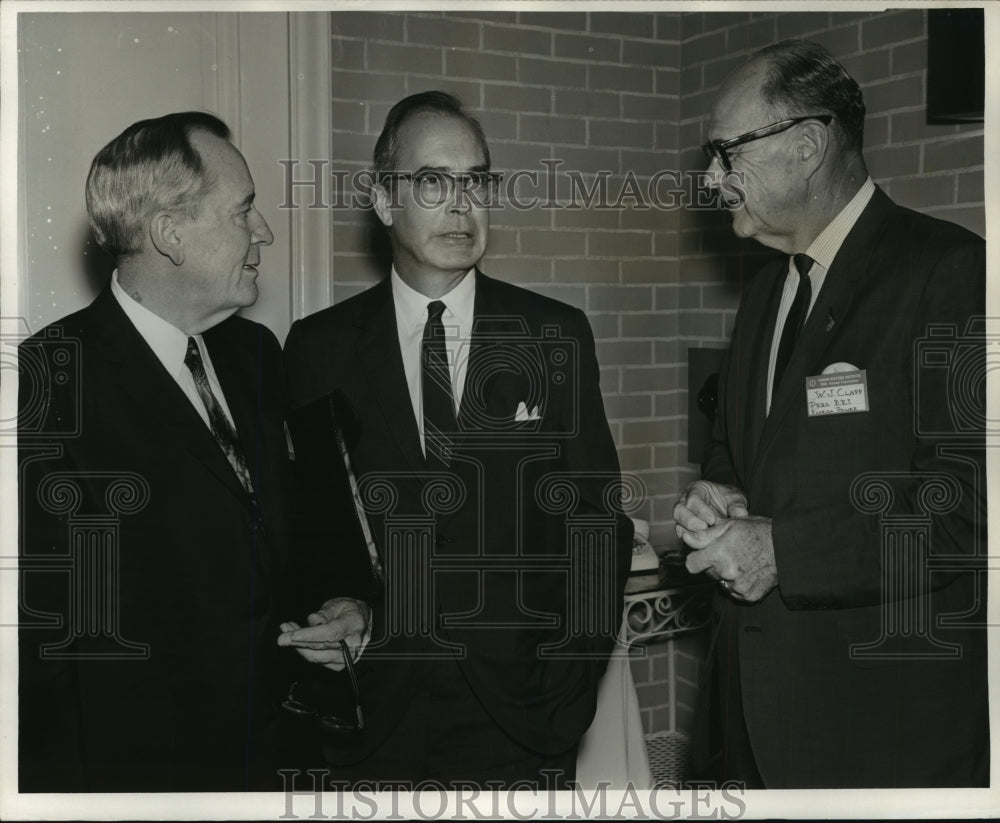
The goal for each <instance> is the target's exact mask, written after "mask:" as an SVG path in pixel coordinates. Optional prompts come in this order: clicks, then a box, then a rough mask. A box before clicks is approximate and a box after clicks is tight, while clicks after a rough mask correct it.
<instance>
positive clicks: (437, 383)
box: [420, 300, 458, 466]
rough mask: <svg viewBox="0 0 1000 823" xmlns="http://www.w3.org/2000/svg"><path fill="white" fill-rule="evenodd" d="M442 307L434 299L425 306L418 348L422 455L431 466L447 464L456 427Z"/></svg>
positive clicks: (441, 304) (442, 305) (440, 303)
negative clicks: (421, 396) (422, 439)
mask: <svg viewBox="0 0 1000 823" xmlns="http://www.w3.org/2000/svg"><path fill="white" fill-rule="evenodd" d="M444 309H445V305H444V303H442V302H441V301H440V300H435V301H433V302H432V303H429V304H428V306H427V324H426V325H425V326H424V339H423V344H422V347H421V360H420V365H421V368H420V380H421V385H422V390H423V416H424V454H425V455H426V458H427V462H428V463H430V464H431V465H435V466H448V465H449V464H450V463H451V444H452V440H451V436H452V434H454V432H455V430H456V429H457V428H458V424H457V423H456V420H455V404H454V401H453V399H452V391H451V370H450V369H449V368H448V352H447V350H446V348H445V345H444V324H443V323H442V322H441V315H442V314H443V313H444Z"/></svg>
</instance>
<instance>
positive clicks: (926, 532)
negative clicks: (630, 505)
mask: <svg viewBox="0 0 1000 823" xmlns="http://www.w3.org/2000/svg"><path fill="white" fill-rule="evenodd" d="M864 118H865V106H864V99H863V96H862V93H861V89H860V87H859V86H858V84H857V83H856V82H855V81H854V79H853V78H851V77H850V76H849V75H848V74H847V72H846V71H844V69H843V67H842V66H841V65H840V64H839V63H837V61H835V60H834V59H833V58H832V57H831V56H830V55H829V54H828V53H827V52H826V51H825V50H824V49H823V48H822V47H820V46H818V45H816V44H813V43H808V42H802V41H785V42H783V43H779V44H777V45H774V46H770V47H768V48H766V49H763V50H762V51H760V52H758V53H756V54H755V55H753V57H751V59H750V60H749V61H748V62H747V63H745V64H744V65H743V66H741V67H739V68H738V69H736V70H735V71H734V72H733V73H732V74H731V75H730V76H729V77H728V78H727V79H726V81H725V82H724V84H723V86H722V89H721V90H720V92H719V96H718V100H717V102H716V104H715V106H714V108H713V109H712V117H711V120H710V122H709V126H708V137H709V141H708V142H707V143H706V144H705V151H706V155H707V157H708V161H709V171H710V172H716V173H717V175H716V177H717V179H718V180H719V181H720V182H719V185H720V186H722V187H724V193H725V194H726V200H727V205H728V206H729V207H730V208H731V211H732V219H733V231H734V232H735V233H736V234H737V235H738V236H739V237H752V238H755V239H756V240H758V241H759V242H761V243H762V244H764V245H765V246H769V247H771V248H774V249H778V250H779V251H782V252H784V253H785V255H786V256H785V257H784V258H783V259H781V260H779V261H777V262H774V263H771V264H769V265H767V266H766V267H765V268H764V269H763V270H762V271H761V272H760V273H759V274H758V275H757V276H756V277H754V278H753V280H752V281H750V282H748V283H747V284H745V286H744V290H743V293H742V295H741V303H740V309H739V313H738V316H737V319H736V325H735V328H734V331H733V337H732V342H731V345H730V349H729V352H728V355H727V357H726V359H725V361H724V363H723V367H722V372H721V376H720V382H719V410H718V416H717V418H716V425H715V430H714V434H713V439H712V441H711V443H710V444H709V447H708V449H707V452H706V455H705V459H704V464H703V473H702V474H703V479H702V480H699V481H697V482H695V483H693V484H692V485H691V486H690V487H689V488H688V489H687V490H686V491H685V493H684V494H682V495H681V497H680V499H679V500H678V502H677V504H676V506H675V508H674V517H675V520H676V522H677V533H678V536H679V537H680V538H681V539H682V540H683V541H684V542H685V543H686V544H687V545H688V546H689V547H690V548H691V549H692V551H691V553H690V555H689V557H688V561H687V564H688V568H689V569H690V570H691V571H695V572H701V571H705V572H707V573H708V574H709V575H710V576H712V577H713V578H715V579H717V580H718V582H719V589H718V594H717V597H716V603H715V606H716V608H715V621H714V631H715V635H714V641H713V643H714V646H713V653H712V657H711V661H710V666H709V669H710V674H709V676H708V678H707V679H706V688H705V691H704V700H703V706H702V711H701V713H700V715H701V718H700V719H701V724H700V726H699V735H698V740H697V741H696V746H695V750H696V758H695V759H696V768H698V769H699V770H700V771H701V772H702V773H703V774H705V775H706V776H713V777H717V778H722V779H736V780H742V781H744V782H745V783H746V784H747V785H748V787H765V788H813V787H865V786H867V787H902V786H928V787H939V786H984V785H986V784H987V782H988V779H989V728H988V727H989V720H988V712H987V700H986V696H987V695H986V686H987V681H986V648H985V641H986V636H985V630H984V628H983V626H984V604H985V586H984V585H981V584H983V583H984V582H985V577H984V570H985V564H984V563H982V558H983V556H984V555H985V552H986V543H985V458H984V448H983V431H984V411H985V410H984V404H983V398H984V393H983V386H984V385H985V358H984V354H983V343H984V339H985V338H984V337H983V326H982V322H981V320H982V316H983V312H984V302H985V246H984V243H983V241H982V240H981V239H980V238H979V237H977V236H975V235H973V234H971V233H970V232H968V231H966V230H964V229H961V228H959V227H957V226H954V225H952V224H950V223H945V222H943V221H940V220H934V219H931V218H929V217H926V216H924V215H921V214H917V213H916V212H913V211H910V210H908V209H904V208H902V207H900V206H897V205H896V204H894V203H893V202H892V201H891V200H890V199H889V198H888V197H887V196H886V195H885V194H884V193H883V192H882V191H881V190H880V189H879V188H878V187H876V186H875V185H874V184H873V182H872V180H871V178H870V177H869V175H868V171H867V168H866V165H865V161H864V158H863V156H862V138H863V132H864Z"/></svg>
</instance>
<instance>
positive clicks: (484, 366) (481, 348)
mask: <svg viewBox="0 0 1000 823" xmlns="http://www.w3.org/2000/svg"><path fill="white" fill-rule="evenodd" d="M474 276H475V278H476V300H475V306H474V308H473V312H472V329H471V338H470V341H469V362H468V364H467V365H466V369H465V385H464V386H463V389H462V402H461V404H460V406H459V409H458V424H459V431H475V430H476V429H480V428H482V424H483V423H484V422H486V419H487V418H486V417H485V415H486V412H487V410H488V409H489V408H490V406H489V401H490V397H491V396H492V391H493V387H494V385H495V381H492V380H484V379H483V378H484V377H485V376H486V374H487V371H488V364H489V360H490V350H491V349H492V348H493V347H494V346H496V345H498V344H499V338H498V336H497V335H496V334H492V333H491V332H492V331H495V329H494V328H493V323H492V321H491V318H494V317H500V316H502V315H503V307H502V306H501V305H500V304H499V302H498V301H497V298H496V294H495V292H494V289H493V287H492V281H491V280H490V279H489V278H488V277H486V276H485V275H484V274H483V273H482V272H481V271H479V269H476V271H475V272H474Z"/></svg>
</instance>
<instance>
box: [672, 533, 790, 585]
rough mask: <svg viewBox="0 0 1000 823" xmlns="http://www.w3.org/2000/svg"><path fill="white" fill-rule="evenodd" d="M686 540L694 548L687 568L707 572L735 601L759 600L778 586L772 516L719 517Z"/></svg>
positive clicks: (688, 558)
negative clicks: (712, 523)
mask: <svg viewBox="0 0 1000 823" xmlns="http://www.w3.org/2000/svg"><path fill="white" fill-rule="evenodd" d="M683 539H684V542H685V543H687V545H689V546H690V547H691V548H693V549H695V551H693V552H691V553H690V554H689V555H688V557H687V562H686V564H685V565H686V566H687V570H688V571H689V572H691V573H692V574H698V573H699V572H707V573H708V574H709V576H711V577H714V578H716V579H718V580H719V582H720V583H722V585H723V587H724V588H725V589H727V590H728V591H729V593H730V595H732V596H733V597H734V598H735V599H736V600H741V601H744V602H747V603H756V602H757V601H758V600H760V599H761V598H762V597H763V596H764V595H765V594H767V593H768V592H769V591H771V589H773V588H774V587H775V586H777V585H778V569H777V566H776V565H775V562H774V542H773V540H772V537H771V518H769V517H739V518H734V519H720V520H718V521H717V522H716V523H715V524H714V525H712V526H709V527H708V528H707V529H703V530H701V531H699V532H687V533H686V534H685V535H684V538H683Z"/></svg>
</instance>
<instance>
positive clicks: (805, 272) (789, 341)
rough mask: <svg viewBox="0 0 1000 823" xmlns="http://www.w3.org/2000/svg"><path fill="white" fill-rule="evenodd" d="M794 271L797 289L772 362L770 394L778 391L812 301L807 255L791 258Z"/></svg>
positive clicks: (809, 264)
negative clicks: (772, 377) (772, 379)
mask: <svg viewBox="0 0 1000 823" xmlns="http://www.w3.org/2000/svg"><path fill="white" fill-rule="evenodd" d="M792 264H793V265H794V266H795V271H797V272H798V273H799V287H798V289H797V290H796V292H795V300H794V301H793V302H792V307H791V308H790V309H789V310H788V317H786V318H785V327H784V329H782V331H781V341H780V342H779V343H778V356H777V357H776V358H775V361H774V381H773V384H772V389H771V393H772V394H774V392H776V391H777V390H778V384H779V383H780V382H781V378H782V375H784V373H785V368H786V367H787V366H788V361H789V360H790V359H791V357H792V350H793V349H794V348H795V341H796V340H798V339H799V334H800V333H801V332H802V326H803V325H804V324H805V320H806V315H807V314H808V313H809V303H810V301H811V299H812V284H811V283H810V282H809V270H810V269H811V268H812V265H813V260H812V258H811V257H809V255H807V254H796V255H795V256H794V257H793V258H792Z"/></svg>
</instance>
